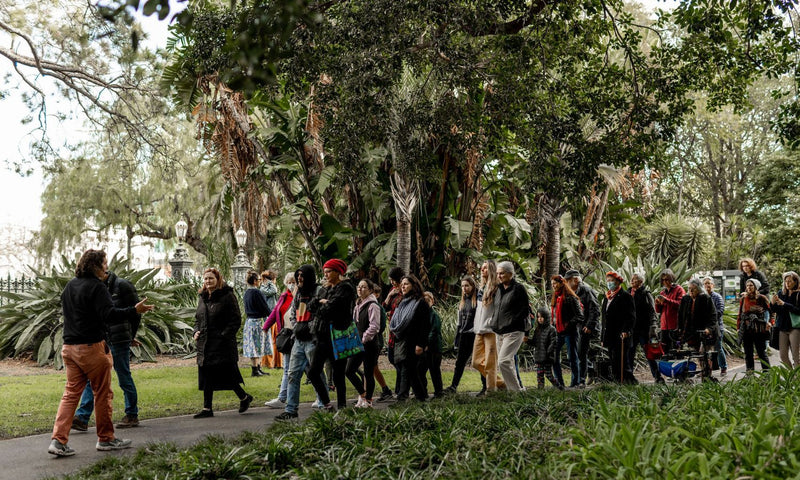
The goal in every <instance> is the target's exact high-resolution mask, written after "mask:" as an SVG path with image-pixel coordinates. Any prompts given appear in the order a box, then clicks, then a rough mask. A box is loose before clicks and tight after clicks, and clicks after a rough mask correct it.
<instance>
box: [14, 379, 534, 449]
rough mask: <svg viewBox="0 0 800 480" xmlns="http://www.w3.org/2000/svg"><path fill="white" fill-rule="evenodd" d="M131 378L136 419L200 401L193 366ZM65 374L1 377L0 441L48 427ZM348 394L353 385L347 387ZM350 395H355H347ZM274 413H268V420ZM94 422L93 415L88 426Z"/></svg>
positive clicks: (228, 405) (119, 410) (225, 400)
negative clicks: (135, 400) (137, 416)
mask: <svg viewBox="0 0 800 480" xmlns="http://www.w3.org/2000/svg"><path fill="white" fill-rule="evenodd" d="M241 371H242V376H243V377H244V379H245V385H246V388H247V391H248V393H250V394H251V395H253V396H254V397H255V399H256V402H255V403H254V404H253V406H254V407H257V406H260V405H262V404H263V403H264V402H265V401H266V400H270V399H273V398H275V397H276V396H277V394H278V390H279V384H280V380H281V375H283V370H269V372H270V373H271V374H270V375H269V376H266V377H258V378H255V379H254V378H251V377H249V375H250V368H249V367H243V368H242V369H241ZM111 375H112V379H111V386H112V390H114V392H115V395H114V418H115V419H117V418H119V417H121V416H122V415H123V414H124V411H125V407H124V397H123V395H122V392H121V391H120V390H119V387H118V384H117V377H116V373H115V372H113V371H112V374H111ZM442 375H443V377H444V381H445V386H447V385H449V384H450V380H451V378H452V372H443V374H442ZM521 375H522V381H523V382H524V383H525V384H526V385H534V384H535V383H536V374H535V373H533V372H521ZM384 376H385V377H386V381H387V382H388V384H389V385H394V381H395V376H394V370H393V369H388V370H384ZM133 379H134V381H135V382H136V389H137V392H138V395H139V409H140V410H139V418H140V419H142V420H146V419H149V418H160V417H170V416H175V415H187V414H191V413H197V411H198V410H199V409H200V408H201V406H202V402H203V394H202V392H200V391H198V390H197V367H195V366H183V367H162V366H158V367H155V368H141V369H137V368H135V367H134V370H133ZM65 382H66V374H65V373H64V372H63V371H61V372H56V373H48V374H43V375H20V376H0V440H2V439H7V438H14V437H22V436H26V435H33V434H37V433H47V432H50V431H52V429H53V420H54V419H55V415H56V410H57V409H58V403H59V401H60V400H61V395H62V394H63V393H64V383H65ZM480 387H481V386H480V379H479V377H478V375H477V374H475V373H474V372H467V374H466V375H464V377H463V378H462V380H461V385H460V387H459V389H460V390H462V391H472V392H477V391H478V390H480ZM348 391H349V392H353V390H352V387H350V388H348ZM352 396H353V397H355V393H353V394H352ZM314 398H315V396H314V390H313V388H312V387H311V385H306V384H305V383H304V384H303V385H301V387H300V401H301V402H313V401H314ZM238 406H239V400H238V399H237V398H236V396H235V395H233V394H232V393H230V392H221V393H219V394H217V395H215V396H214V409H215V410H232V409H235V408H238ZM273 412H274V413H277V411H270V413H271V415H270V416H269V417H268V418H270V419H271V418H272V416H273V415H274V413H273ZM93 423H94V417H92V421H91V424H93Z"/></svg>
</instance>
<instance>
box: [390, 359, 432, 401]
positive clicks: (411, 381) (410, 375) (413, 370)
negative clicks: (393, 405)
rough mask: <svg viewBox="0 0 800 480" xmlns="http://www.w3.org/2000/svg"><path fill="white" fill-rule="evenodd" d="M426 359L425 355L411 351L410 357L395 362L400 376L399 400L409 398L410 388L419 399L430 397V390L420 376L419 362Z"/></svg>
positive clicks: (423, 399)
mask: <svg viewBox="0 0 800 480" xmlns="http://www.w3.org/2000/svg"><path fill="white" fill-rule="evenodd" d="M424 359H425V357H424V356H423V355H415V354H414V353H411V354H410V355H409V356H408V358H406V359H404V360H402V361H396V362H395V367H396V368H397V376H398V378H399V386H398V388H397V399H398V400H405V399H407V398H408V394H409V391H410V390H413V392H414V396H415V397H416V398H417V400H421V401H425V400H426V399H427V398H428V391H427V389H426V388H425V386H424V385H423V384H422V381H421V380H420V377H419V362H421V361H424ZM395 360H396V359H395Z"/></svg>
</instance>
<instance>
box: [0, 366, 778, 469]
mask: <svg viewBox="0 0 800 480" xmlns="http://www.w3.org/2000/svg"><path fill="white" fill-rule="evenodd" d="M770 361H771V363H772V365H778V364H779V363H780V360H779V358H778V356H777V353H776V352H773V355H771V358H770ZM759 368H760V367H758V366H756V369H759ZM715 373H716V372H715ZM743 374H744V365H739V366H737V367H735V368H730V369H729V370H728V376H727V377H726V378H725V379H724V380H723V381H732V380H735V379H738V378H741V377H742V375H743ZM259 400H260V401H261V402H263V401H264V400H263V399H258V398H257V399H256V400H255V402H254V403H258V402H259ZM388 405H389V404H387V403H378V402H376V403H375V407H376V408H377V409H384V408H386V407H387V406H388ZM282 411H283V410H280V409H271V408H267V407H254V408H250V410H248V411H247V412H246V413H244V414H241V415H240V414H239V413H238V412H237V411H235V410H231V411H224V412H214V417H213V418H204V419H197V420H195V419H193V418H192V416H191V415H183V416H180V417H167V418H154V419H151V420H142V421H141V422H140V423H139V426H138V427H136V428H128V429H117V430H116V435H117V436H118V437H120V438H130V439H132V440H133V447H132V448H130V449H126V450H121V451H116V452H98V451H97V450H95V443H96V442H97V436H96V434H95V429H94V427H92V428H90V429H89V431H87V432H76V431H74V430H73V431H71V432H70V436H69V446H70V447H72V448H74V449H75V451H76V454H75V455H73V456H71V457H63V458H60V457H56V456H55V455H50V454H48V453H47V447H48V445H50V434H49V433H47V434H42V435H33V436H30V437H22V438H13V439H10V440H2V441H0V480H6V479H8V480H12V479H13V480H27V479H39V478H45V477H50V476H62V475H66V474H69V473H73V472H75V471H77V470H79V469H81V468H83V467H86V466H89V465H91V464H93V463H95V462H97V461H99V460H102V459H103V458H106V457H108V456H109V455H132V454H133V453H135V452H136V450H137V449H139V448H142V447H145V446H147V445H148V444H149V443H173V444H175V445H178V446H182V447H189V446H191V445H194V444H195V443H197V442H199V441H200V440H202V439H203V437H205V436H208V435H222V436H237V435H238V434H240V433H241V432H243V431H251V432H257V431H263V430H264V429H266V428H267V427H268V426H270V425H272V424H273V423H274V422H275V419H274V418H275V415H277V414H279V413H280V412H282ZM299 413H300V416H299V418H298V419H299V420H304V419H306V418H308V417H309V416H311V415H312V414H313V413H314V409H312V407H311V404H310V403H305V404H301V405H300V409H299Z"/></svg>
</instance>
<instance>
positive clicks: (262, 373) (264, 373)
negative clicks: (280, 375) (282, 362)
mask: <svg viewBox="0 0 800 480" xmlns="http://www.w3.org/2000/svg"><path fill="white" fill-rule="evenodd" d="M258 373H260V374H261V375H269V372H265V371H264V370H261V366H259V367H258Z"/></svg>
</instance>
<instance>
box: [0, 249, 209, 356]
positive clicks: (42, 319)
mask: <svg viewBox="0 0 800 480" xmlns="http://www.w3.org/2000/svg"><path fill="white" fill-rule="evenodd" d="M109 268H110V270H112V271H114V272H115V273H116V274H117V275H118V276H119V277H121V278H124V279H127V280H128V281H130V282H131V283H132V284H133V285H134V287H136V290H137V292H138V294H139V297H140V298H144V297H147V299H148V303H153V304H155V305H157V308H156V309H155V310H154V311H152V312H150V313H148V314H146V315H143V316H142V323H141V325H140V326H139V331H138V332H137V335H136V339H137V340H138V341H139V342H140V343H141V344H142V345H141V346H140V347H132V348H131V351H132V352H133V354H134V356H135V357H136V358H139V359H140V360H144V361H151V360H153V359H154V356H155V355H156V354H161V353H175V354H187V353H190V352H191V351H193V349H194V342H193V341H192V328H193V327H192V326H191V324H192V323H193V321H192V317H193V316H194V305H196V301H197V300H196V294H195V293H194V292H196V291H197V289H196V287H195V286H194V285H191V284H180V283H171V284H169V283H168V284H165V283H160V282H157V281H155V280H153V278H154V277H155V276H156V274H158V269H145V270H132V269H130V268H129V262H128V261H127V260H117V259H116V258H114V259H112V260H111V261H110V262H109ZM74 271H75V262H74V261H72V262H71V261H70V260H68V259H66V258H62V263H61V267H60V268H58V269H55V268H54V269H53V272H52V273H51V274H49V275H47V274H45V273H43V272H35V273H36V285H35V287H34V288H33V289H31V290H30V291H26V292H23V293H14V292H0V295H2V296H3V297H5V298H6V299H8V300H9V301H8V302H7V303H5V304H4V305H3V306H0V358H6V357H20V356H27V355H30V356H31V357H32V358H33V359H34V360H36V361H37V362H38V363H39V364H40V365H45V364H48V363H51V362H52V363H53V365H54V366H55V367H56V368H61V366H62V359H61V354H60V351H61V346H62V345H63V325H64V320H63V316H62V311H61V292H63V291H64V287H66V285H67V282H69V281H70V280H71V279H72V278H73V277H74V273H73V272H74Z"/></svg>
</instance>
